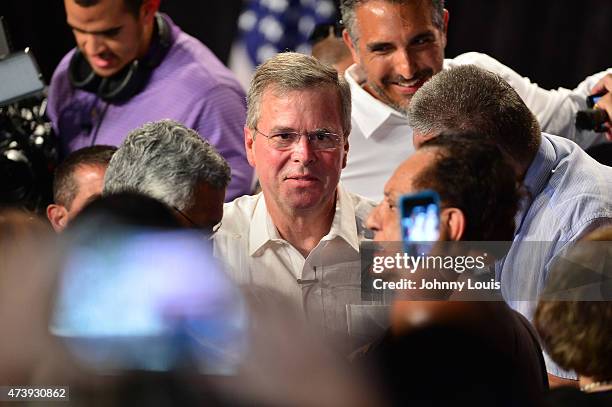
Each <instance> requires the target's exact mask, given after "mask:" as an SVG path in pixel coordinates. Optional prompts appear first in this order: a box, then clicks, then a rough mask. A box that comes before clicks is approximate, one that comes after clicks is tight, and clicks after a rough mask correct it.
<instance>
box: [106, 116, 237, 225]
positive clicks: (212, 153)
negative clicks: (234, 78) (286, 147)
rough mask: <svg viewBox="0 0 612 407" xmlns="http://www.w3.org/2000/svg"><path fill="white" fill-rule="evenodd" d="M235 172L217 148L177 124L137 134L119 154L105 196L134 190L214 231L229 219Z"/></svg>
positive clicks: (108, 173) (158, 125)
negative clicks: (226, 205)
mask: <svg viewBox="0 0 612 407" xmlns="http://www.w3.org/2000/svg"><path fill="white" fill-rule="evenodd" d="M230 178H231V177H230V168H229V166H228V164H227V162H226V161H225V160H224V159H223V157H221V155H219V153H217V151H216V150H215V148H214V147H213V146H212V145H211V144H210V143H208V142H207V141H205V140H203V139H202V138H200V136H199V135H198V134H197V133H196V132H195V131H194V130H191V129H188V128H187V127H185V126H183V125H182V124H180V123H177V122H175V121H173V120H161V121H158V122H152V123H147V124H145V125H143V126H142V127H140V128H138V129H136V130H134V131H132V132H131V133H130V134H129V135H128V136H127V138H126V139H125V140H124V141H123V143H122V144H121V146H120V147H119V149H118V150H117V152H116V153H115V155H114V156H113V158H112V160H111V162H110V164H109V166H108V169H107V170H106V176H105V178H104V189H103V194H104V195H107V194H112V193H117V192H124V191H132V192H139V193H141V194H144V195H148V196H150V197H153V198H156V199H159V200H160V201H162V202H164V203H165V204H166V205H168V206H169V207H171V208H173V209H174V210H176V211H177V213H178V214H179V215H180V218H181V219H182V221H183V223H184V224H185V225H186V226H190V227H196V228H198V229H203V230H205V231H208V232H210V231H213V229H214V228H215V225H218V224H219V222H221V217H222V216H223V200H224V198H225V189H226V187H227V185H228V184H229V181H230Z"/></svg>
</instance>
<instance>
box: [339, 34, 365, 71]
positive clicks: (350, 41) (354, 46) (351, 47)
mask: <svg viewBox="0 0 612 407" xmlns="http://www.w3.org/2000/svg"><path fill="white" fill-rule="evenodd" d="M342 39H343V40H344V43H345V44H346V46H347V47H348V49H349V50H350V51H351V55H352V56H353V62H354V63H356V64H357V65H361V63H360V60H359V52H357V44H354V43H353V39H352V38H351V36H350V35H349V32H348V30H347V29H346V28H345V29H344V30H343V31H342Z"/></svg>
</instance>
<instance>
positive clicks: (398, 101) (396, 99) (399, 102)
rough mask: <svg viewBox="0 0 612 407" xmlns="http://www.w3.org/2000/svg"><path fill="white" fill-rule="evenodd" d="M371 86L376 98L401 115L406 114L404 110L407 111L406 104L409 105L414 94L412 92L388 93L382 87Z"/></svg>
mask: <svg viewBox="0 0 612 407" xmlns="http://www.w3.org/2000/svg"><path fill="white" fill-rule="evenodd" d="M371 87H372V89H374V91H375V92H376V93H377V95H378V99H379V100H380V101H381V102H383V103H384V104H386V105H387V106H389V107H391V108H392V109H394V110H396V111H397V112H399V113H401V114H403V115H405V114H406V112H407V111H408V106H410V101H411V100H412V96H414V94H403V95H390V94H389V92H387V91H385V90H384V89H381V88H380V87H379V86H371Z"/></svg>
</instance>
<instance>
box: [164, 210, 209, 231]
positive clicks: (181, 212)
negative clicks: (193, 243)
mask: <svg viewBox="0 0 612 407" xmlns="http://www.w3.org/2000/svg"><path fill="white" fill-rule="evenodd" d="M172 208H173V209H174V210H175V211H177V212H178V213H179V215H181V216H182V217H183V218H185V220H186V221H187V222H189V224H190V225H191V227H192V228H194V229H199V230H202V231H204V232H206V233H210V234H213V233H217V231H218V230H219V228H221V222H219V223H217V224H216V225H214V226H213V227H212V228H211V227H208V226H202V225H199V224H197V223H195V222H194V221H192V220H191V218H190V217H189V216H187V215H186V214H185V213H184V212H183V211H181V210H180V209H179V208H177V207H176V206H173V207H172Z"/></svg>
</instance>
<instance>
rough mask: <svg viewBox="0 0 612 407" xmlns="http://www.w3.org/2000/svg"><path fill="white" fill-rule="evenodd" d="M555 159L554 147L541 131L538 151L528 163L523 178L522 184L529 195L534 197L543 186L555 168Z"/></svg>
mask: <svg viewBox="0 0 612 407" xmlns="http://www.w3.org/2000/svg"><path fill="white" fill-rule="evenodd" d="M556 161H557V154H556V153H555V149H554V147H553V145H552V143H551V142H550V140H549V139H548V135H547V134H545V133H542V139H541V142H540V147H539V148H538V152H537V153H536V155H535V157H534V159H533V161H532V162H531V165H529V168H528V169H527V174H525V179H524V180H523V185H525V188H527V190H528V191H529V194H530V195H531V196H533V197H535V196H536V195H538V194H539V193H540V192H541V191H542V189H544V186H545V185H546V183H547V182H548V179H549V178H550V175H551V174H552V172H553V169H554V168H555V164H556Z"/></svg>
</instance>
